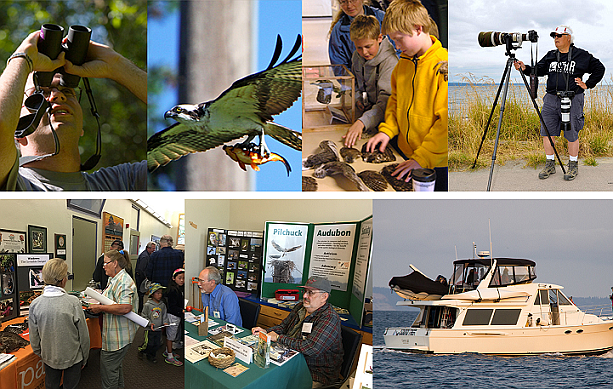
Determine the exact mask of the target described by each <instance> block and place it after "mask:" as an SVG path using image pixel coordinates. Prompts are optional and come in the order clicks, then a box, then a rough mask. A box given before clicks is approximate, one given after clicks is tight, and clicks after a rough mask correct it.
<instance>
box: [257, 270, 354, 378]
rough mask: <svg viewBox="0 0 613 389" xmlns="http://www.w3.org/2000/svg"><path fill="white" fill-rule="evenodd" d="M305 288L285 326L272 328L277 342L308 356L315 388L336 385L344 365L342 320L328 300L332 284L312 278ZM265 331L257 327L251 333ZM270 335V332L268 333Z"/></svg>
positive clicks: (283, 322) (271, 333)
mask: <svg viewBox="0 0 613 389" xmlns="http://www.w3.org/2000/svg"><path fill="white" fill-rule="evenodd" d="M301 288H304V297H303V299H302V302H300V303H298V304H296V306H295V307H294V309H293V310H292V311H291V312H290V314H289V315H288V316H287V317H286V318H285V319H284V320H283V321H282V322H281V324H279V325H277V326H274V327H271V328H269V329H268V334H269V335H270V338H271V340H272V341H274V342H278V343H280V344H282V345H284V346H286V347H289V348H291V349H294V350H297V351H299V352H301V353H302V354H303V355H304V358H305V360H306V363H307V366H308V367H309V370H310V371H311V377H312V378H313V387H314V388H317V387H319V386H323V385H327V384H330V383H332V382H334V381H335V380H336V379H337V378H338V376H339V374H340V370H341V364H342V363H343V344H342V339H341V319H340V317H339V316H338V314H337V313H336V311H335V310H334V309H332V306H331V305H330V304H329V303H328V298H329V297H330V293H331V291H332V287H331V286H330V281H328V280H327V279H324V278H321V277H311V278H309V280H308V281H307V283H306V285H304V286H301ZM259 331H264V330H263V329H262V328H260V327H254V328H253V329H252V330H251V332H253V333H256V332H259ZM264 332H266V331H264Z"/></svg>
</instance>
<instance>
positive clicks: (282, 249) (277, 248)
mask: <svg viewBox="0 0 613 389" xmlns="http://www.w3.org/2000/svg"><path fill="white" fill-rule="evenodd" d="M270 244H271V245H272V247H274V248H275V250H277V251H280V252H285V249H284V248H283V247H281V246H279V243H277V242H275V241H274V240H271V241H270Z"/></svg>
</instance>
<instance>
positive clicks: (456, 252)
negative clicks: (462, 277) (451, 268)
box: [453, 245, 458, 261]
mask: <svg viewBox="0 0 613 389" xmlns="http://www.w3.org/2000/svg"><path fill="white" fill-rule="evenodd" d="M453 247H454V248H455V259H456V261H457V260H458V245H455V246H453Z"/></svg>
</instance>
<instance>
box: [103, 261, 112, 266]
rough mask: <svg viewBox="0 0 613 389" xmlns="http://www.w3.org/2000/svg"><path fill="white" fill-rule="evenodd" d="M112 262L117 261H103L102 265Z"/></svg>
mask: <svg viewBox="0 0 613 389" xmlns="http://www.w3.org/2000/svg"><path fill="white" fill-rule="evenodd" d="M111 262H115V261H108V262H103V263H102V267H104V266H106V265H108V264H109V263H111Z"/></svg>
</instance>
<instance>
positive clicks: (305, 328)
mask: <svg viewBox="0 0 613 389" xmlns="http://www.w3.org/2000/svg"><path fill="white" fill-rule="evenodd" d="M311 330H313V323H302V332H303V333H306V334H310V333H311Z"/></svg>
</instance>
